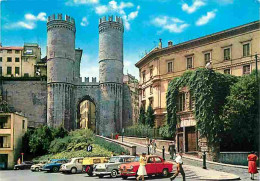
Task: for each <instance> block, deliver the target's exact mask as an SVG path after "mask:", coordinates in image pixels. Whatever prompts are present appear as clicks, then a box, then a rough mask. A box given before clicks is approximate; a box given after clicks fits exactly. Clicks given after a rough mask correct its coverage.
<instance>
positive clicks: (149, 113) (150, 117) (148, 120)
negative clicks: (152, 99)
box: [145, 105, 155, 128]
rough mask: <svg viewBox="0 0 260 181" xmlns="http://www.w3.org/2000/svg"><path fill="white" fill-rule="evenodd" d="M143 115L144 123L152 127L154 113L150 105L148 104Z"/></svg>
mask: <svg viewBox="0 0 260 181" xmlns="http://www.w3.org/2000/svg"><path fill="white" fill-rule="evenodd" d="M145 117H146V118H145V124H146V125H149V126H150V127H151V128H153V127H154V120H155V115H154V110H153V108H152V106H151V105H149V106H148V109H147V111H146V116H145Z"/></svg>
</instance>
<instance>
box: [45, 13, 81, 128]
mask: <svg viewBox="0 0 260 181" xmlns="http://www.w3.org/2000/svg"><path fill="white" fill-rule="evenodd" d="M75 32H76V29H75V21H74V19H73V18H71V17H69V16H67V15H66V16H65V19H63V17H62V14H58V16H57V17H55V15H52V16H50V17H48V20H47V84H48V102H47V124H48V125H49V126H52V127H57V126H60V125H63V126H64V127H65V128H66V129H68V130H70V129H73V127H74V123H73V121H72V120H73V112H74V111H73V109H74V108H73V106H72V105H73V100H74V99H73V95H74V94H73V90H74V89H73V85H72V82H73V80H74V64H75Z"/></svg>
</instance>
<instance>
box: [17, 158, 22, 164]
mask: <svg viewBox="0 0 260 181" xmlns="http://www.w3.org/2000/svg"><path fill="white" fill-rule="evenodd" d="M17 165H21V159H20V157H19V158H18V160H17Z"/></svg>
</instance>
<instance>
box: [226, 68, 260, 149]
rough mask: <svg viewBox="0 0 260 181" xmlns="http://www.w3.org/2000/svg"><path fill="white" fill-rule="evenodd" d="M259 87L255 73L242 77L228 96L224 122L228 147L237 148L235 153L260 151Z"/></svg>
mask: <svg viewBox="0 0 260 181" xmlns="http://www.w3.org/2000/svg"><path fill="white" fill-rule="evenodd" d="M259 80H260V77H259ZM258 86H259V85H258V84H257V80H256V72H255V71H254V72H253V73H252V74H250V75H245V76H243V77H241V78H240V79H239V81H238V82H237V83H236V84H234V85H233V86H232V87H231V93H230V95H229V96H227V103H226V104H225V106H224V109H223V114H222V115H223V116H222V120H223V121H224V124H225V131H226V134H225V135H226V137H227V139H226V140H227V143H228V144H229V145H226V146H228V147H230V146H232V147H233V148H236V149H237V150H235V151H248V149H250V150H258V146H257V145H259V143H258V141H259V139H258V138H259V122H258V121H257V120H258V119H257V112H258V110H257V109H258V106H259V105H258Z"/></svg>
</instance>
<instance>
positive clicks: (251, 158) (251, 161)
mask: <svg viewBox="0 0 260 181" xmlns="http://www.w3.org/2000/svg"><path fill="white" fill-rule="evenodd" d="M247 160H248V173H250V177H251V180H254V174H256V173H258V171H257V165H256V161H257V160H258V157H257V156H256V154H255V152H253V151H252V152H251V153H250V154H249V155H248V157H247Z"/></svg>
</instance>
